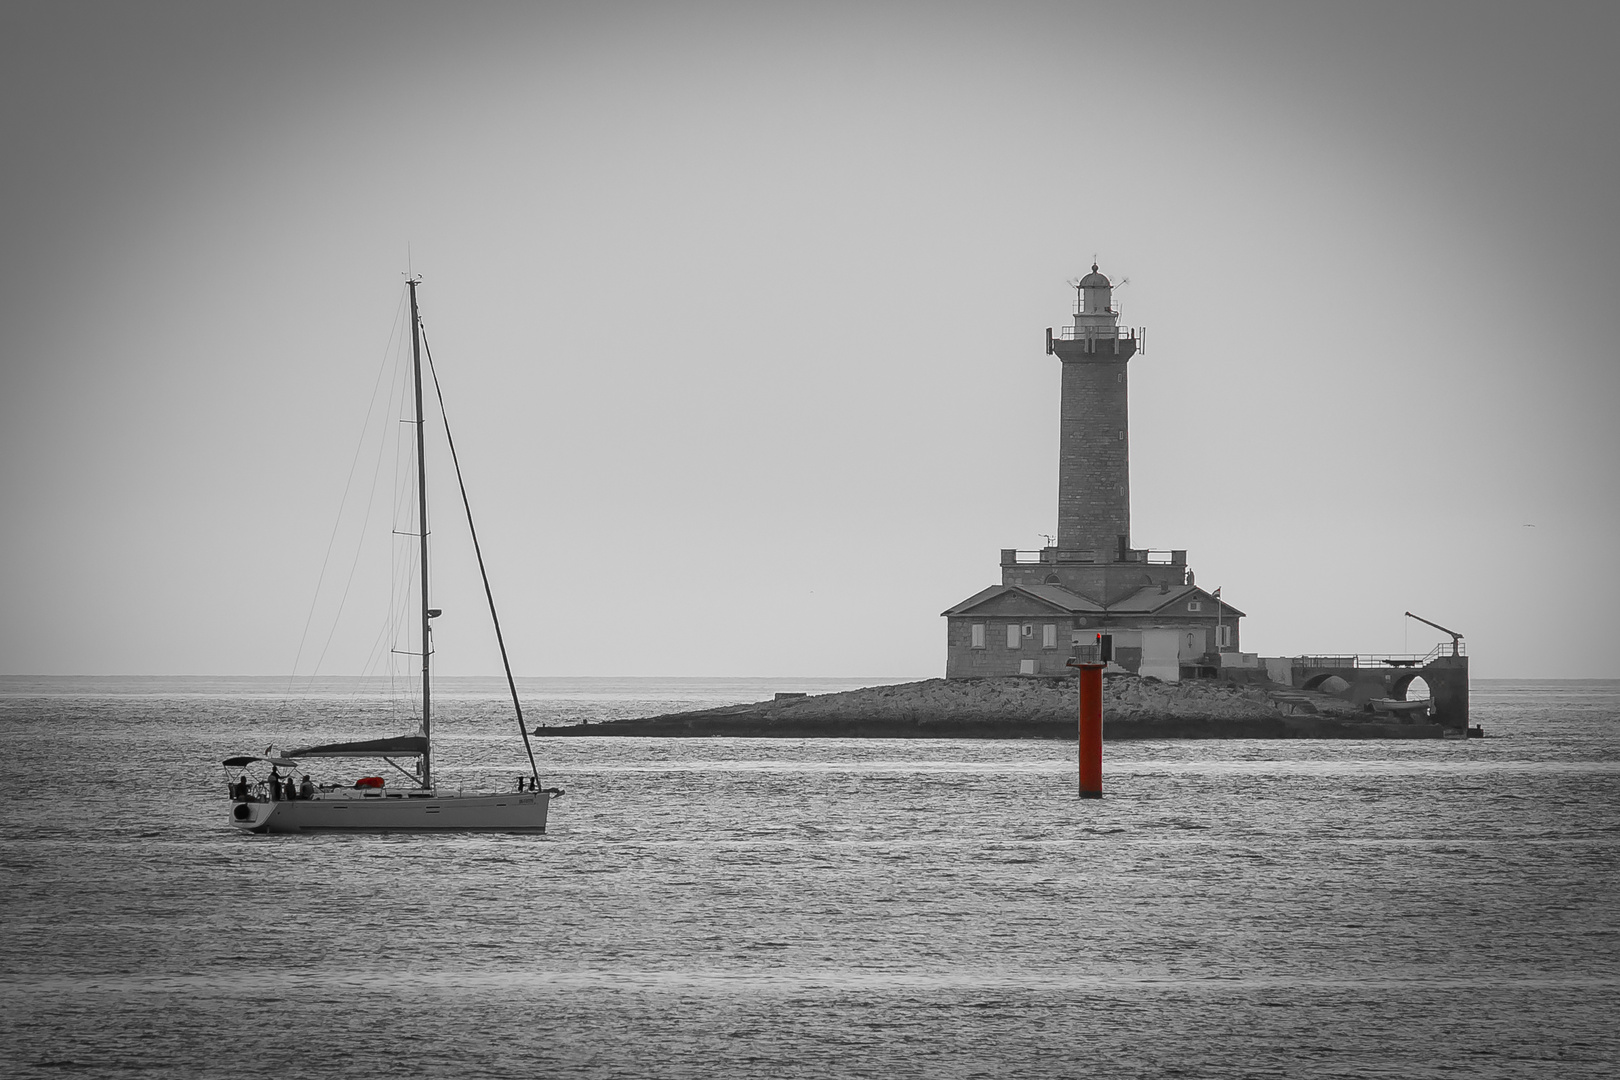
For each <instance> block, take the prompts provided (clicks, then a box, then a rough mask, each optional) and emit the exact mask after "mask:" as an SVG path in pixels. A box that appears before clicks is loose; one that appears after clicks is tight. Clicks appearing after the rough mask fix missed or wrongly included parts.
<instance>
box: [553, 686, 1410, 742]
mask: <svg viewBox="0 0 1620 1080" xmlns="http://www.w3.org/2000/svg"><path fill="white" fill-rule="evenodd" d="M1079 710H1080V691H1079V686H1078V681H1077V680H1076V679H1074V678H1073V677H1067V678H1063V677H1060V678H1031V677H1024V676H1004V677H986V678H979V679H949V680H947V679H927V680H925V681H923V682H914V683H901V684H898V685H894V686H872V687H866V688H864V689H860V690H847V691H844V692H842V693H837V694H818V695H815V696H812V697H803V698H790V699H787V700H782V701H764V702H759V703H757V704H752V705H731V706H727V707H725V708H719V709H698V710H694V711H692V712H681V713H669V714H666V715H663V716H650V717H645V718H641V719H633V720H614V721H610V722H608V723H604V724H577V725H570V726H567V727H538V728H535V729H534V733H535V734H536V735H542V736H554V737H566V736H580V735H589V736H605V735H634V736H665V737H670V736H675V737H703V736H736V737H747V738H795V739H803V738H875V739H928V738H935V739H1073V738H1075V733H1076V729H1077V724H1078V717H1079ZM1441 734H1442V731H1441V728H1440V726H1439V725H1438V724H1430V723H1409V724H1408V723H1395V722H1390V721H1388V720H1387V719H1385V718H1382V717H1374V716H1371V715H1369V714H1367V713H1365V712H1362V711H1361V710H1359V709H1357V708H1356V707H1355V706H1353V705H1351V704H1350V703H1348V702H1345V701H1342V700H1340V699H1338V698H1335V697H1331V696H1329V695H1326V694H1313V693H1307V692H1304V691H1299V690H1293V689H1290V688H1286V687H1279V688H1271V687H1261V686H1252V685H1251V686H1236V685H1232V684H1230V683H1218V682H1202V681H1199V682H1183V683H1163V682H1160V681H1158V680H1157V679H1151V678H1148V679H1141V678H1137V677H1136V676H1134V675H1110V676H1108V677H1107V678H1106V679H1105V680H1104V681H1103V737H1104V738H1106V739H1112V740H1119V739H1424V738H1429V739H1432V738H1439V737H1440V736H1441Z"/></svg>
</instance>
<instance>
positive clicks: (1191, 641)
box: [1187, 634, 1198, 649]
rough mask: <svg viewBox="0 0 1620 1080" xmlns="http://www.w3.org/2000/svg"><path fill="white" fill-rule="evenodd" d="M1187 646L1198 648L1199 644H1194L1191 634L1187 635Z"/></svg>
mask: <svg viewBox="0 0 1620 1080" xmlns="http://www.w3.org/2000/svg"><path fill="white" fill-rule="evenodd" d="M1187 648H1189V649H1196V648H1198V646H1196V645H1194V644H1193V636H1192V635H1191V634H1188V635H1187Z"/></svg>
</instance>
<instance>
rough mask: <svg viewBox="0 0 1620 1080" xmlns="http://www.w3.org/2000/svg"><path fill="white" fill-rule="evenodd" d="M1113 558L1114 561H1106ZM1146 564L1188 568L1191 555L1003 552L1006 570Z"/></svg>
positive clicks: (1139, 550)
mask: <svg viewBox="0 0 1620 1080" xmlns="http://www.w3.org/2000/svg"><path fill="white" fill-rule="evenodd" d="M1099 554H1102V555H1104V556H1107V555H1113V556H1114V557H1113V558H1107V557H1102V558H1099V557H1098V556H1099ZM1060 562H1063V563H1098V562H1115V563H1121V562H1124V563H1146V564H1148V565H1150V566H1186V565H1187V551H1186V549H1185V548H1176V549H1174V550H1169V551H1161V550H1158V549H1153V548H1126V549H1124V550H1123V551H1119V552H1103V553H1099V552H1097V551H1096V550H1095V549H1091V548H1087V549H1084V550H1076V549H1069V548H1055V547H1047V548H1041V549H1040V550H1038V551H1019V550H1018V549H1017V548H1002V549H1001V565H1002V566H1032V565H1036V564H1039V563H1060Z"/></svg>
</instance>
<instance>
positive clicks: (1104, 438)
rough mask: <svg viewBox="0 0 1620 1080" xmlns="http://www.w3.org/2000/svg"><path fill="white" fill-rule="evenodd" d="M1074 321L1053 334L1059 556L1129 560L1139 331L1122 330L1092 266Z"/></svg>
mask: <svg viewBox="0 0 1620 1080" xmlns="http://www.w3.org/2000/svg"><path fill="white" fill-rule="evenodd" d="M1075 292H1076V293H1078V294H1079V295H1078V299H1077V302H1076V304H1075V313H1074V323H1073V325H1071V326H1067V327H1065V328H1064V329H1063V332H1062V334H1061V336H1058V337H1052V336H1051V334H1050V332H1048V339H1047V343H1046V351H1047V352H1048V353H1049V354H1051V355H1054V356H1056V357H1057V358H1058V359H1059V360H1061V361H1063V389H1062V396H1061V401H1062V404H1061V407H1060V413H1059V415H1060V421H1059V440H1060V442H1059V450H1058V519H1057V558H1058V561H1060V562H1090V563H1109V562H1119V561H1123V560H1125V559H1126V557H1127V552H1129V551H1130V547H1131V467H1130V407H1129V400H1130V399H1129V389H1130V382H1129V379H1128V378H1127V374H1128V371H1129V365H1130V360H1131V357H1133V356H1135V355H1136V345H1137V339H1136V333H1135V332H1134V331H1132V330H1129V329H1126V330H1121V329H1120V326H1119V312H1118V311H1116V310H1115V309H1114V286H1113V283H1112V282H1111V281H1109V280H1108V278H1107V277H1105V276H1104V275H1102V274H1100V273H1098V272H1097V264H1096V263H1092V264H1091V273H1089V274H1087V275H1086V276H1085V277H1083V278H1081V279H1080V281H1079V283H1078V284H1077V285H1076V287H1075Z"/></svg>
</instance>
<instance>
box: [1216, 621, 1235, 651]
mask: <svg viewBox="0 0 1620 1080" xmlns="http://www.w3.org/2000/svg"><path fill="white" fill-rule="evenodd" d="M1215 645H1216V647H1217V648H1221V649H1226V648H1230V647H1231V645H1232V628H1231V627H1230V626H1227V625H1226V624H1225V623H1222V624H1221V625H1219V626H1217V627H1216V628H1215Z"/></svg>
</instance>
